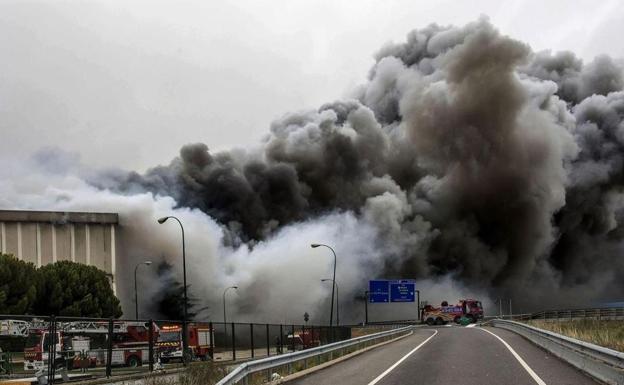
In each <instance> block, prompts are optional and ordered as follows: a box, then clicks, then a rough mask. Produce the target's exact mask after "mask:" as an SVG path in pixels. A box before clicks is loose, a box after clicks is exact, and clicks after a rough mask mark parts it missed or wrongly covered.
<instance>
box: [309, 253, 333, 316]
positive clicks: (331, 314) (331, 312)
mask: <svg viewBox="0 0 624 385" xmlns="http://www.w3.org/2000/svg"><path fill="white" fill-rule="evenodd" d="M321 246H323V247H327V248H328V249H330V250H331V251H332V253H333V254H334V278H333V280H334V282H336V252H335V251H334V249H332V248H331V247H330V246H327V245H324V244H322V243H313V244H311V245H310V247H312V248H313V249H316V248H317V247H321ZM334 288H335V286H334V285H332V298H331V310H330V311H329V326H330V327H331V326H332V325H333V323H334Z"/></svg>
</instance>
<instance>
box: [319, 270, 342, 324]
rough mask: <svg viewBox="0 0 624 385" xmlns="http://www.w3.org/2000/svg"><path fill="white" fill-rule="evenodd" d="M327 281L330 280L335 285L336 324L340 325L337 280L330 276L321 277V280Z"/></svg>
mask: <svg viewBox="0 0 624 385" xmlns="http://www.w3.org/2000/svg"><path fill="white" fill-rule="evenodd" d="M328 281H331V282H332V283H333V284H334V285H336V325H338V326H340V290H338V282H336V281H334V280H333V279H331V278H324V279H321V282H328Z"/></svg>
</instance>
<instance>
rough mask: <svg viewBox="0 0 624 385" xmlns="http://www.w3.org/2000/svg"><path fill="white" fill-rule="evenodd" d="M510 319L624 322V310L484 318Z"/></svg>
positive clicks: (537, 313) (591, 309)
mask: <svg viewBox="0 0 624 385" xmlns="http://www.w3.org/2000/svg"><path fill="white" fill-rule="evenodd" d="M493 319H509V320H520V321H526V320H532V319H534V320H559V321H562V320H576V319H594V320H624V308H622V307H605V308H586V309H564V310H543V311H539V312H536V313H523V314H502V315H492V316H486V317H484V320H493Z"/></svg>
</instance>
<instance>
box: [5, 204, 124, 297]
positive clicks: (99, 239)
mask: <svg viewBox="0 0 624 385" xmlns="http://www.w3.org/2000/svg"><path fill="white" fill-rule="evenodd" d="M118 223H119V218H118V216H117V214H110V213H74V212H51V211H13V210H0V251H2V253H5V254H13V255H14V256H15V257H17V258H18V259H20V260H23V261H28V262H32V263H33V264H35V265H36V266H37V267H40V266H43V265H45V264H48V263H53V262H56V261H74V262H79V263H84V264H86V265H90V266H96V267H97V268H99V269H102V270H104V271H105V272H106V273H107V274H109V277H110V279H111V284H112V286H113V290H114V291H116V283H115V276H116V271H115V268H116V258H117V252H116V250H117V245H116V244H117V241H116V231H117V226H118Z"/></svg>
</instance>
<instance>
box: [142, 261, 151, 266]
mask: <svg viewBox="0 0 624 385" xmlns="http://www.w3.org/2000/svg"><path fill="white" fill-rule="evenodd" d="M143 263H144V264H146V265H147V266H149V265H151V264H152V261H145V262H143Z"/></svg>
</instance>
